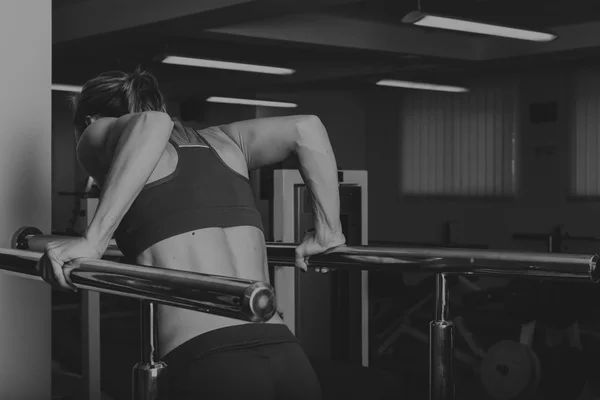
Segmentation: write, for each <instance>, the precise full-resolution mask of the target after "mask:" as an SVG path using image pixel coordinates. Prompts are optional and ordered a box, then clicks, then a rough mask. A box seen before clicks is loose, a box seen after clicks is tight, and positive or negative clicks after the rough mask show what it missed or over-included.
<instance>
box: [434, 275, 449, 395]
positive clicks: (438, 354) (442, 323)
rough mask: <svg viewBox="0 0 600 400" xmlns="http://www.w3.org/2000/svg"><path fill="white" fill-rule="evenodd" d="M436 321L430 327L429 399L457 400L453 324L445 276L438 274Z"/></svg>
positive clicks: (436, 284)
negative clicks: (453, 371)
mask: <svg viewBox="0 0 600 400" xmlns="http://www.w3.org/2000/svg"><path fill="white" fill-rule="evenodd" d="M435 286H436V302H435V320H433V321H431V323H430V326H429V400H454V380H453V377H452V364H453V362H454V324H453V323H452V322H451V321H448V311H449V310H448V308H449V303H450V292H449V290H448V282H447V281H446V274H441V273H440V274H436V283H435Z"/></svg>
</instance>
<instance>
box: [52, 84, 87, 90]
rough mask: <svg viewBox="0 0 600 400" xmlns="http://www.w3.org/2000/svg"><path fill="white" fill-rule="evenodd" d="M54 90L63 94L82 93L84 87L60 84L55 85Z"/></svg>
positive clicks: (53, 85)
mask: <svg viewBox="0 0 600 400" xmlns="http://www.w3.org/2000/svg"><path fill="white" fill-rule="evenodd" d="M51 88H52V90H58V91H61V92H81V89H82V87H81V86H76V85H63V84H60V83H53V84H52V86H51Z"/></svg>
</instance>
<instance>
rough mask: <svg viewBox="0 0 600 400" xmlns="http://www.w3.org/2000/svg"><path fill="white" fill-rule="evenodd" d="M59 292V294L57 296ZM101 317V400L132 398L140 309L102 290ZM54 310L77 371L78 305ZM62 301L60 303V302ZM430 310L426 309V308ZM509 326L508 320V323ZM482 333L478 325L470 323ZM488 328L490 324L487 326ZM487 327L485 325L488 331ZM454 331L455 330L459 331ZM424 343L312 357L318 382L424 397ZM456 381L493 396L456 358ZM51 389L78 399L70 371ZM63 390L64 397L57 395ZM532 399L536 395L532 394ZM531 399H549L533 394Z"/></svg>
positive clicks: (467, 392) (342, 389)
mask: <svg viewBox="0 0 600 400" xmlns="http://www.w3.org/2000/svg"><path fill="white" fill-rule="evenodd" d="M61 296H63V297H62V298H61ZM103 296H104V299H103V305H102V323H101V338H102V343H101V352H102V360H101V365H102V367H101V376H102V390H103V392H104V393H105V394H106V395H107V396H108V397H107V398H106V399H105V400H130V398H131V397H130V396H131V370H132V367H133V366H134V365H135V364H136V363H137V362H138V361H139V348H140V340H139V314H138V310H137V307H136V305H137V304H136V302H134V301H132V300H129V299H121V298H117V297H115V296H107V295H103ZM54 297H55V299H54V304H55V310H54V312H53V324H52V326H53V332H52V334H53V348H52V352H53V360H54V361H55V362H56V363H57V364H58V365H60V367H61V368H62V369H63V370H66V371H69V372H71V373H76V374H80V373H81V326H80V317H79V314H80V310H79V308H77V307H73V306H69V304H71V305H72V304H73V297H72V295H70V294H69V295H63V294H58V295H55V296H54ZM61 302H62V303H66V305H65V304H63V305H62V307H61V304H60V303H61ZM426 313H428V311H427V310H425V311H424V314H426ZM466 319H467V320H469V321H479V323H480V324H481V325H482V326H484V325H487V324H488V322H487V321H486V320H485V318H481V315H470V316H467V317H466ZM412 325H413V327H414V328H416V329H418V330H420V331H422V332H427V329H428V321H427V318H415V320H414V321H413V322H412ZM506 325H507V326H509V324H506ZM470 328H473V330H475V331H477V335H478V338H481V331H482V329H478V328H477V326H475V325H473V326H470ZM488 328H489V326H488ZM488 328H485V330H486V331H489V329H488ZM494 333H495V334H494V337H491V336H490V337H486V338H484V340H483V342H484V343H483V344H484V345H486V346H487V345H489V344H491V343H494V342H497V341H498V340H503V339H512V338H513V337H514V336H515V330H514V329H513V328H512V327H510V328H507V329H504V330H502V329H495V330H494ZM457 336H458V335H457ZM584 344H585V345H586V347H587V348H588V349H590V351H593V352H594V354H600V348H598V349H594V348H592V347H591V344H589V343H584ZM456 346H457V348H461V347H462V348H464V347H465V344H464V342H462V341H461V339H460V337H457V339H456ZM428 360H429V353H428V345H427V344H426V343H423V342H422V341H419V340H417V339H415V338H414V337H411V336H410V335H403V336H402V337H401V338H400V340H397V341H396V342H395V343H394V344H393V346H391V347H390V348H389V350H388V351H387V352H385V353H384V354H383V355H381V356H378V357H377V356H373V357H372V362H371V368H368V369H367V368H362V367H360V366H352V365H348V364H345V363H341V362H335V361H330V360H326V359H318V358H312V359H311V361H312V362H313V365H314V367H315V370H316V371H317V374H318V375H319V377H320V378H321V384H322V386H323V391H324V393H325V396H326V397H325V398H326V399H327V400H337V399H357V400H358V399H361V400H363V399H365V398H368V399H370V400H378V399H411V400H428V387H429V385H428ZM454 376H455V382H456V398H457V399H465V400H466V399H477V400H488V399H489V400H495V399H493V398H492V397H490V396H488V395H487V394H486V393H485V391H484V390H483V388H482V386H481V384H480V380H479V377H478V376H476V375H475V374H474V373H473V371H472V370H471V369H469V368H465V367H464V366H462V365H461V364H460V363H458V362H456V363H455V374H454ZM55 378H56V379H54V380H53V395H54V396H57V397H56V398H57V399H59V398H60V399H61V400H78V396H76V395H74V394H73V393H74V390H73V383H72V382H73V381H74V380H73V377H72V376H67V375H57V374H55ZM59 395H62V396H63V397H58V396H59ZM595 399H600V397H594V396H593V395H592V394H591V393H590V390H589V388H588V387H587V386H586V387H585V388H584V390H582V392H581V395H580V396H579V397H569V398H561V399H559V400H595ZM531 400H534V399H533V398H532V399H531ZM535 400H550V399H545V398H542V397H535Z"/></svg>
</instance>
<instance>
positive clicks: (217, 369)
mask: <svg viewBox="0 0 600 400" xmlns="http://www.w3.org/2000/svg"><path fill="white" fill-rule="evenodd" d="M163 361H164V362H165V363H166V364H167V370H166V372H165V373H164V375H161V377H160V378H159V381H158V387H159V399H160V400H217V399H244V400H246V399H248V400H253V399H257V400H258V399H261V400H276V399H277V400H278V399H282V400H283V399H290V400H321V399H322V394H321V387H320V385H319V381H318V378H317V376H316V374H315V372H314V370H313V368H312V365H311V363H310V361H309V360H308V358H307V357H306V354H305V353H304V350H302V347H300V343H298V340H297V339H296V337H295V336H294V335H293V334H292V333H291V332H290V330H289V329H288V328H287V326H285V325H283V324H243V325H236V326H231V327H226V328H221V329H217V330H214V331H210V332H207V333H205V334H202V335H200V336H197V337H195V338H193V339H191V340H189V341H187V342H185V343H183V344H182V345H180V346H179V347H177V348H175V349H174V350H173V351H171V352H170V353H169V354H167V355H166V356H165V357H164V358H163Z"/></svg>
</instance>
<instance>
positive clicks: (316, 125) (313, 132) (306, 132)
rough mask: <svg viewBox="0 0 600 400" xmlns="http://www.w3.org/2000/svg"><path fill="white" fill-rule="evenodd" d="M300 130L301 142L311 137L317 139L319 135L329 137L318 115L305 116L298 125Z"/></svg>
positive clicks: (299, 120)
mask: <svg viewBox="0 0 600 400" xmlns="http://www.w3.org/2000/svg"><path fill="white" fill-rule="evenodd" d="M296 127H297V129H298V137H299V140H303V139H306V138H310V137H313V138H314V137H315V136H317V135H319V134H322V135H327V131H326V130H325V126H324V125H323V123H322V122H321V119H320V118H319V117H317V116H316V115H303V116H301V117H300V118H299V119H298V122H297V124H296Z"/></svg>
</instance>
